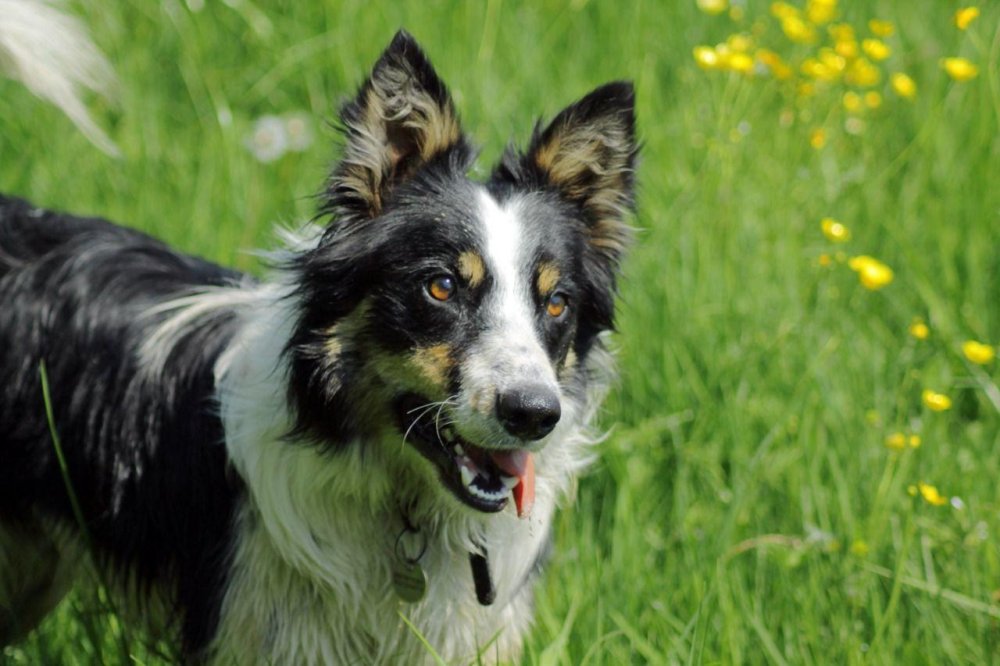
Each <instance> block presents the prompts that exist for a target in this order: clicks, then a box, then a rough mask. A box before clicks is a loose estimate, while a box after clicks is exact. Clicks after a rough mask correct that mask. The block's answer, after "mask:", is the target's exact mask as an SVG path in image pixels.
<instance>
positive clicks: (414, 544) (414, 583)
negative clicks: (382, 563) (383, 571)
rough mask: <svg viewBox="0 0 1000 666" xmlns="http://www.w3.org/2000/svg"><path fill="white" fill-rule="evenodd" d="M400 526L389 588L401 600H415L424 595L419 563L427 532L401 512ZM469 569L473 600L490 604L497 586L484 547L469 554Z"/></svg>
mask: <svg viewBox="0 0 1000 666" xmlns="http://www.w3.org/2000/svg"><path fill="white" fill-rule="evenodd" d="M400 517H401V518H402V521H403V529H401V530H400V532H399V535H398V536H397V537H396V544H395V553H394V554H395V557H394V558H393V566H392V589H393V591H394V592H395V593H396V596H397V597H399V598H400V600H401V601H404V602H406V603H411V604H412V603H416V602H418V601H420V600H421V599H423V598H424V595H425V594H427V574H426V573H424V570H423V568H422V567H421V566H420V559H421V558H422V557H423V556H424V553H426V552H427V535H426V534H424V533H423V532H421V531H420V528H419V527H417V526H416V525H414V524H413V523H412V522H411V521H410V519H409V518H408V517H407V515H406V512H405V511H400ZM469 566H470V568H471V569H472V585H473V587H475V589H476V600H477V601H479V604H480V605H482V606H489V605H491V604H492V603H493V601H494V600H495V599H496V588H495V587H494V586H493V577H492V575H491V574H490V560H489V554H488V553H487V552H486V549H485V548H480V549H479V552H470V553H469Z"/></svg>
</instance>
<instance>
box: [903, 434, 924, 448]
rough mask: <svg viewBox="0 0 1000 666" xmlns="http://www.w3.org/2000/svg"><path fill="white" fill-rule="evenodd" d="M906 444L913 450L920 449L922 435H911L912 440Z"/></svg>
mask: <svg viewBox="0 0 1000 666" xmlns="http://www.w3.org/2000/svg"><path fill="white" fill-rule="evenodd" d="M906 443H907V444H909V445H910V448H911V449H918V448H920V444H921V439H920V435H910V438H909V439H908V440H907V442H906Z"/></svg>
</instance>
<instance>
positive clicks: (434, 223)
mask: <svg viewBox="0 0 1000 666" xmlns="http://www.w3.org/2000/svg"><path fill="white" fill-rule="evenodd" d="M341 121H342V125H343V128H344V132H345V135H346V142H345V146H344V154H343V157H342V159H341V161H340V163H339V164H338V165H337V166H336V167H335V169H334V171H333V173H332V175H331V177H330V180H329V183H328V186H327V188H326V192H325V195H324V212H325V213H328V214H329V215H330V216H331V218H332V219H331V222H330V224H329V226H328V227H326V229H325V230H324V233H323V235H322V237H321V238H320V240H319V241H318V243H317V244H316V245H315V247H312V248H310V249H308V250H306V251H305V252H304V253H303V254H302V255H301V256H299V257H298V260H297V261H296V266H295V267H294V270H295V271H297V273H298V275H297V281H298V284H299V285H300V286H299V292H298V296H299V298H300V301H301V311H300V319H299V322H298V325H297V328H296V332H295V334H294V337H293V340H292V343H291V346H290V348H289V354H290V357H291V373H292V377H291V379H292V382H291V386H292V389H291V390H292V399H293V403H294V405H295V407H296V413H297V423H298V428H299V430H300V432H301V433H305V434H308V435H310V436H311V437H313V438H315V439H317V440H319V441H320V442H323V443H325V444H327V445H329V446H330V447H332V448H337V447H339V446H345V445H348V443H351V442H357V441H364V440H365V439H367V438H368V437H372V436H382V435H384V432H385V430H386V429H391V430H393V431H394V432H395V434H396V435H398V438H397V441H404V440H405V444H404V445H403V447H404V449H405V450H404V451H402V452H401V453H402V454H403V455H409V454H410V452H411V451H416V452H419V454H421V455H420V457H419V458H418V459H420V460H426V461H429V463H430V464H431V465H432V466H433V468H434V469H435V470H436V472H437V474H436V475H434V478H435V479H436V480H435V483H436V484H440V485H442V486H443V487H445V488H447V490H448V491H450V493H451V494H453V495H454V496H455V497H457V498H458V499H459V500H461V501H462V502H464V503H465V504H466V505H468V506H471V507H472V508H474V509H477V510H479V511H484V512H492V511H499V510H500V509H502V508H503V507H504V506H505V505H506V503H507V500H508V497H509V495H510V492H509V489H510V488H511V487H514V486H516V485H517V484H518V482H519V481H520V482H521V483H522V484H525V483H530V479H529V478H528V477H529V476H530V474H531V466H532V458H531V455H532V452H537V451H539V450H540V449H542V448H543V447H545V446H546V444H547V443H549V442H550V441H552V440H553V439H555V438H558V437H559V434H560V433H562V432H567V430H566V429H568V428H573V427H575V426H579V422H580V420H581V419H582V412H583V411H584V410H583V407H584V402H585V395H586V393H587V388H588V382H589V381H590V380H591V377H592V374H593V367H592V366H593V356H595V355H596V353H599V349H600V345H601V342H600V338H599V336H600V334H601V333H602V332H603V331H606V330H608V329H610V328H611V327H612V322H613V308H614V296H615V283H616V275H617V273H618V270H619V265H620V262H621V259H622V253H623V251H624V249H625V246H626V244H627V241H628V237H629V232H628V226H627V224H626V220H625V218H626V216H627V215H628V214H629V212H630V209H631V207H632V200H633V167H634V163H635V157H636V141H635V132H634V112H633V91H632V87H631V85H630V84H628V83H612V84H608V85H605V86H603V87H601V88H598V89H597V90H595V91H593V92H591V93H590V94H589V95H587V96H586V97H584V98H583V99H581V100H580V101H578V102H576V103H575V104H573V105H571V106H569V107H568V108H566V109H565V110H563V111H562V112H561V113H560V114H558V115H557V116H556V118H555V119H554V120H553V121H552V122H551V123H549V124H548V125H547V126H546V127H544V128H543V127H541V126H539V127H536V129H535V132H534V135H533V137H532V139H531V142H530V145H529V146H528V148H527V150H526V151H524V152H518V151H516V150H514V149H509V150H508V151H507V152H506V154H505V155H504V157H503V159H502V160H501V162H500V164H499V165H498V166H497V167H496V168H495V170H494V171H493V173H492V175H491V176H490V178H489V179H488V180H487V181H486V182H476V181H473V180H470V179H469V178H468V177H467V176H466V172H467V171H468V170H469V168H470V167H471V165H472V162H473V160H474V158H475V154H474V150H473V148H472V146H471V144H470V143H469V141H468V140H467V139H466V137H465V136H464V134H463V133H462V129H461V127H460V124H459V120H458V115H457V113H456V111H455V108H454V106H453V104H452V101H451V98H450V96H449V94H448V91H447V89H446V88H445V85H444V84H443V83H442V82H441V80H440V79H439V78H438V76H437V74H436V73H435V71H434V70H433V68H432V67H431V65H430V63H429V62H428V60H427V58H426V57H425V55H424V54H423V53H422V51H421V50H420V48H419V47H418V46H417V44H416V43H415V42H414V40H413V39H412V38H411V37H410V36H409V35H407V34H406V33H403V32H400V33H399V34H397V35H396V37H395V38H394V39H393V41H392V43H391V44H390V45H389V47H388V48H387V49H386V50H385V52H384V53H383V54H382V56H381V57H380V58H379V60H378V62H377V63H376V64H375V66H374V69H373V71H372V74H371V76H370V78H369V79H368V80H367V81H366V82H365V83H364V85H362V87H361V89H360V91H359V92H358V94H357V96H356V97H355V99H353V101H351V102H349V103H348V104H347V105H346V106H345V107H344V109H343V110H342V113H341ZM595 350H598V352H595ZM380 433H381V434H380ZM421 464H425V463H421ZM527 490H529V491H530V488H529V489H527Z"/></svg>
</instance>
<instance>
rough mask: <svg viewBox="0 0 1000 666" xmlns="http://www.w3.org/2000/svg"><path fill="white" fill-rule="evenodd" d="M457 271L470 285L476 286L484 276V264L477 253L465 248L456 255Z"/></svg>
mask: <svg viewBox="0 0 1000 666" xmlns="http://www.w3.org/2000/svg"><path fill="white" fill-rule="evenodd" d="M458 272H459V274H460V275H461V276H462V277H463V278H464V279H465V281H466V282H468V283H469V286H470V287H478V286H479V285H480V284H482V282H483V280H484V279H485V278H486V264H484V263H483V258H482V257H480V256H479V255H478V254H476V253H475V252H473V251H472V250H466V251H465V252H463V253H462V254H460V255H458Z"/></svg>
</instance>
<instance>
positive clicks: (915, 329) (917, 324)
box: [910, 317, 931, 340]
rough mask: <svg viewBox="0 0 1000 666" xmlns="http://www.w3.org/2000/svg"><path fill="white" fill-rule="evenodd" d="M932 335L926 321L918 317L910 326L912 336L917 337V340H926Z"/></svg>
mask: <svg viewBox="0 0 1000 666" xmlns="http://www.w3.org/2000/svg"><path fill="white" fill-rule="evenodd" d="M930 334H931V329H929V328H928V327H927V324H925V323H924V320H923V319H921V318H920V317H917V318H916V319H914V320H913V322H912V323H911V324H910V335H912V336H913V337H915V338H916V339H917V340H926V339H927V336H929V335H930Z"/></svg>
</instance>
